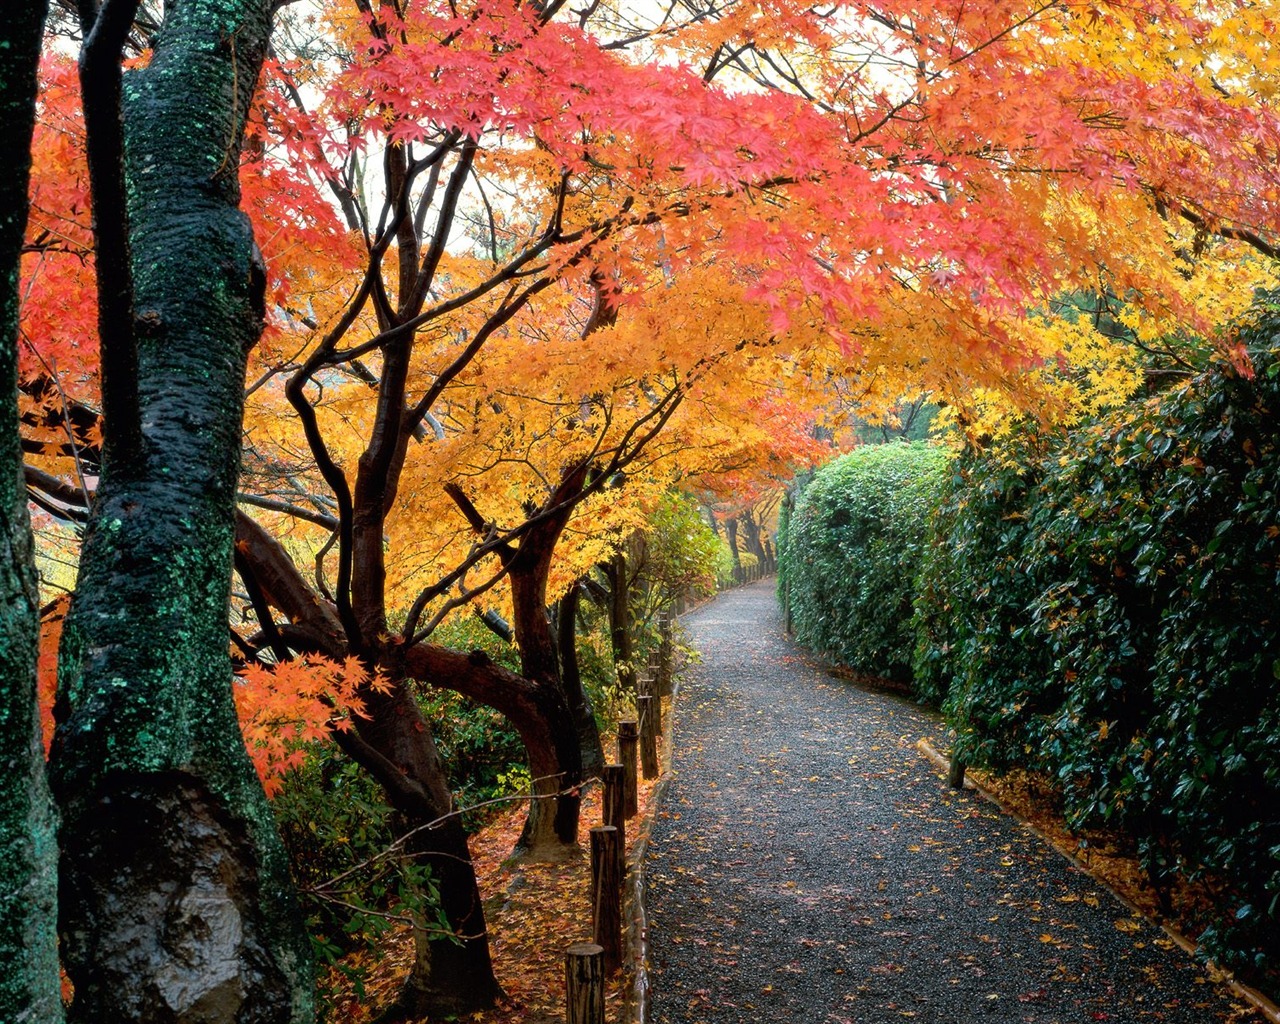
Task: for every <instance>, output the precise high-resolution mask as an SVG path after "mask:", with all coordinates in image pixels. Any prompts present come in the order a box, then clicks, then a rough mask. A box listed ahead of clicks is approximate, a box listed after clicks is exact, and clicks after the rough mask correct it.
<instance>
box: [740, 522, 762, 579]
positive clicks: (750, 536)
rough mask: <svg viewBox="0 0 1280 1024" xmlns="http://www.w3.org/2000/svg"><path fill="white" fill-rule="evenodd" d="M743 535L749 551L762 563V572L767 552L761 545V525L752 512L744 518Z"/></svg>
mask: <svg viewBox="0 0 1280 1024" xmlns="http://www.w3.org/2000/svg"><path fill="white" fill-rule="evenodd" d="M741 525H742V533H743V536H744V539H745V541H746V545H747V550H748V551H749V552H750V553H751V554H753V555H755V556H756V558H757V559H758V560H759V562H760V568H761V570H763V569H764V563H765V550H764V545H763V544H762V543H761V536H760V524H759V523H757V522H756V517H755V516H754V515H752V514H751V513H750V512H747V513H745V514H744V515H743V516H742V523H741Z"/></svg>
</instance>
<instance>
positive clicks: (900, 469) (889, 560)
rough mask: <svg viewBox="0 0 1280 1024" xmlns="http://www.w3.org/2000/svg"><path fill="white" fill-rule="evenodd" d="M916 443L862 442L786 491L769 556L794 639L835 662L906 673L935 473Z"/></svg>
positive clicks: (942, 461) (939, 467)
mask: <svg viewBox="0 0 1280 1024" xmlns="http://www.w3.org/2000/svg"><path fill="white" fill-rule="evenodd" d="M946 462H947V458H946V455H945V454H944V452H943V451H942V450H941V449H940V448H938V447H936V446H934V445H930V444H927V443H924V442H914V443H906V442H895V443H892V444H885V445H866V446H863V447H861V448H858V449H856V450H854V451H853V452H850V453H849V454H848V455H845V456H842V457H841V458H839V459H836V460H835V461H834V462H832V463H830V464H828V465H827V466H825V467H823V468H822V469H821V470H819V471H818V472H817V473H816V474H815V475H814V477H813V480H812V481H811V482H810V483H809V485H808V486H807V487H805V488H804V490H802V491H801V492H800V494H799V495H798V496H797V497H796V499H795V505H794V508H792V509H791V510H790V511H789V513H788V516H787V522H786V531H785V534H783V535H782V537H780V538H779V564H780V566H781V575H782V578H783V583H784V586H785V587H786V593H787V598H788V601H789V607H790V611H791V616H792V622H793V624H794V628H795V631H796V635H797V637H798V638H799V639H800V640H801V641H802V642H803V643H805V644H807V645H809V646H810V647H813V648H815V649H817V650H820V651H822V652H824V653H827V654H829V655H831V656H832V657H834V658H836V659H838V660H840V661H842V662H843V663H845V664H847V665H850V666H853V667H855V668H859V669H863V670H865V671H868V672H875V673H877V674H880V675H884V676H889V677H893V678H900V679H901V678H908V677H909V675H910V665H911V652H912V648H913V646H914V641H913V634H912V632H911V603H912V597H913V590H912V583H913V580H914V579H915V576H916V574H917V571H918V567H919V560H920V557H921V554H922V538H923V535H924V532H925V524H926V521H927V516H928V514H929V512H930V510H931V509H932V507H933V505H934V503H935V501H936V492H937V489H938V487H939V486H940V484H941V480H942V477H943V474H944V472H945V466H946Z"/></svg>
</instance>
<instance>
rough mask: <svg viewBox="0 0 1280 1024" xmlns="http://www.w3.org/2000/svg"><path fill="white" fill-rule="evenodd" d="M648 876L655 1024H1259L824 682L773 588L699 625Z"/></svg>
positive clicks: (1085, 881) (895, 714)
mask: <svg viewBox="0 0 1280 1024" xmlns="http://www.w3.org/2000/svg"><path fill="white" fill-rule="evenodd" d="M684 621H685V625H686V628H688V629H689V630H690V632H691V634H692V639H693V643H694V646H695V647H696V648H697V649H698V650H700V651H701V652H702V656H703V663H702V664H701V665H698V666H695V667H694V668H693V669H692V671H691V672H690V673H688V676H687V677H686V679H685V682H684V683H683V684H682V689H681V695H680V702H679V706H678V708H677V723H676V738H675V752H676V753H675V770H676V777H675V780H674V783H673V785H672V788H671V790H670V792H669V794H668V799H667V802H666V807H665V811H664V813H663V816H661V817H660V818H659V819H658V821H657V823H656V825H655V828H654V833H653V841H652V846H651V854H650V861H649V866H648V871H649V879H650V881H649V916H650V924H651V962H652V968H653V973H652V983H653V993H654V995H653V1012H652V1015H651V1018H650V1019H651V1021H653V1022H656V1024H677V1022H707V1024H712V1022H722V1021H723V1022H730V1021H743V1022H748V1021H749V1022H756V1021H759V1022H775V1021H776V1022H783V1021H785V1022H788V1024H882V1022H883V1024H887V1022H901V1021H904V1020H914V1021H919V1022H922V1024H924V1022H929V1024H965V1022H970V1021H991V1022H999V1024H1005V1022H1008V1024H1024V1022H1026V1024H1077V1022H1080V1024H1090V1022H1094V1021H1113V1022H1118V1024H1130V1022H1133V1024H1138V1022H1146V1021H1164V1022H1169V1024H1206V1022H1215V1021H1235V1022H1243V1021H1254V1020H1261V1019H1262V1018H1261V1015H1259V1014H1256V1013H1255V1012H1254V1011H1252V1010H1250V1009H1248V1008H1246V1007H1244V1006H1242V1005H1240V1004H1239V1003H1238V1002H1237V1001H1235V1000H1234V999H1233V998H1232V996H1231V994H1230V993H1229V992H1227V991H1226V990H1225V989H1223V988H1221V987H1219V986H1217V985H1214V984H1213V983H1211V982H1210V981H1209V979H1208V978H1207V977H1206V975H1205V972H1204V970H1203V969H1202V968H1201V966H1200V965H1199V964H1197V963H1195V962H1194V961H1193V960H1191V959H1190V958H1189V957H1188V956H1187V955H1186V954H1185V953H1183V952H1182V951H1181V950H1180V949H1178V948H1177V947H1176V946H1175V945H1174V944H1173V943H1172V941H1171V940H1169V939H1168V938H1167V937H1166V936H1165V935H1164V933H1163V932H1162V931H1160V930H1159V929H1157V928H1155V927H1153V926H1151V925H1149V924H1147V923H1146V922H1145V921H1142V920H1140V919H1136V918H1134V917H1132V916H1131V915H1130V913H1129V911H1128V910H1127V909H1126V908H1125V907H1124V906H1123V905H1121V904H1120V903H1119V902H1117V901H1116V900H1115V899H1114V897H1112V896H1111V895H1110V893H1109V892H1107V890H1105V889H1103V888H1102V887H1101V886H1099V885H1097V884H1096V883H1094V882H1093V881H1092V880H1091V879H1090V878H1089V877H1088V876H1087V875H1085V874H1084V873H1082V872H1080V871H1078V870H1076V869H1075V868H1073V867H1072V866H1071V865H1070V864H1069V863H1068V862H1067V861H1066V860H1064V859H1063V858H1062V857H1061V856H1060V855H1058V854H1057V853H1056V852H1055V851H1053V850H1052V849H1051V848H1050V847H1048V846H1047V844H1045V843H1044V842H1043V841H1042V840H1040V839H1039V838H1038V837H1037V836H1036V835H1035V834H1034V833H1032V832H1030V831H1029V830H1028V829H1026V828H1025V827H1023V826H1022V825H1021V824H1019V823H1018V822H1017V821H1015V820H1013V819H1011V818H1009V817H1007V816H1005V815H1003V814H1002V813H1001V812H1000V811H998V810H997V809H996V808H994V807H993V806H991V805H990V804H989V803H987V802H986V801H984V800H982V799H981V798H980V797H977V796H975V795H973V794H970V793H957V792H954V791H952V790H950V789H948V788H947V786H946V782H945V779H944V778H943V777H942V775H941V773H940V771H939V770H938V769H937V768H936V766H934V765H933V764H932V763H931V762H930V761H928V760H927V759H926V758H925V757H924V756H923V755H922V754H920V752H919V751H918V750H917V749H916V742H917V740H919V739H920V738H921V737H922V736H933V735H936V734H937V733H938V731H939V726H938V724H937V721H936V718H935V717H934V716H932V715H931V714H930V713H928V712H925V711H923V710H921V709H920V708H918V707H916V706H915V705H914V704H912V703H910V702H909V701H905V700H903V699H900V698H897V697H895V696H893V695H888V694H884V693H880V692H877V691H874V690H871V689H865V688H862V687H859V686H857V685H855V684H852V683H848V682H844V681H842V680H838V679H835V678H832V677H830V676H828V675H826V674H825V673H824V672H823V671H822V670H821V669H820V668H819V667H817V666H816V665H815V664H814V663H813V662H811V661H810V660H809V659H808V658H807V657H805V655H804V654H803V653H802V652H801V651H800V650H799V649H798V648H796V647H795V646H794V645H792V644H791V643H790V642H789V641H787V640H786V639H785V638H784V637H783V635H782V626H781V621H780V618H779V615H778V612H777V608H776V602H775V599H774V595H773V588H772V582H771V581H765V582H762V583H757V584H754V585H752V586H750V587H746V588H742V589H739V590H736V591H733V592H730V593H728V594H725V595H723V596H722V597H720V598H719V599H718V600H717V601H716V602H715V603H713V604H711V605H708V606H707V607H705V608H703V609H700V610H699V611H697V612H695V613H692V614H690V615H688V616H686V618H685V620H684Z"/></svg>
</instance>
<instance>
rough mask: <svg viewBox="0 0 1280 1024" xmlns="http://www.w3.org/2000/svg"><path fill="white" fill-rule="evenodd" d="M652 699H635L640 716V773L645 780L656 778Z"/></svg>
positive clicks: (653, 701)
mask: <svg viewBox="0 0 1280 1024" xmlns="http://www.w3.org/2000/svg"><path fill="white" fill-rule="evenodd" d="M655 703H657V701H656V699H655V698H653V697H647V696H646V697H637V698H636V714H637V715H639V716H640V771H641V773H642V774H643V775H644V777H645V778H646V779H656V778H657V777H658V733H657V731H656V730H655V728H654V722H655V721H656V720H657V715H655V714H654V711H653V705H654V704H655Z"/></svg>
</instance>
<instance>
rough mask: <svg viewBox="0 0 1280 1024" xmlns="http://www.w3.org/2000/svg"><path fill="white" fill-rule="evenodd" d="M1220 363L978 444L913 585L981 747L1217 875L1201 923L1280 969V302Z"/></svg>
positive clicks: (1158, 874) (920, 660)
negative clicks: (1085, 415)
mask: <svg viewBox="0 0 1280 1024" xmlns="http://www.w3.org/2000/svg"><path fill="white" fill-rule="evenodd" d="M1239 333H1240V338H1241V340H1242V342H1243V343H1245V344H1246V345H1248V347H1249V349H1250V350H1251V351H1252V353H1253V355H1254V360H1255V364H1256V368H1257V375H1256V376H1255V377H1252V378H1250V377H1247V376H1242V375H1241V374H1239V373H1238V372H1236V371H1235V370H1234V369H1233V368H1232V367H1230V366H1227V365H1222V366H1218V367H1215V368H1214V369H1212V370H1210V371H1209V372H1206V373H1204V374H1202V375H1201V376H1199V377H1197V378H1195V379H1194V380H1193V381H1191V382H1190V383H1189V384H1187V385H1185V386H1183V387H1181V388H1179V389H1176V390H1173V391H1170V392H1168V393H1166V394H1164V395H1162V396H1159V397H1158V398H1157V399H1153V400H1151V401H1149V402H1148V403H1146V404H1145V405H1142V406H1139V407H1137V408H1133V409H1129V410H1127V411H1125V412H1123V413H1120V414H1115V415H1112V416H1110V417H1108V418H1107V419H1105V420H1104V421H1101V422H1096V423H1092V424H1087V425H1085V426H1082V427H1079V428H1077V429H1074V430H1072V431H1070V432H1069V433H1067V434H1066V435H1062V436H1036V435H1035V434H1034V433H1033V432H1027V433H1025V434H1024V435H1022V436H1020V437H1018V438H1015V439H1014V440H1013V441H1011V442H1008V443H1003V444H1002V445H1000V446H998V448H994V449H991V450H988V451H987V452H985V453H982V454H980V455H970V456H966V457H965V458H964V459H963V460H961V462H960V463H959V464H958V467H957V470H956V472H955V473H954V474H953V478H952V480H951V486H950V488H949V491H948V495H947V497H946V499H945V501H944V502H943V503H942V506H941V508H940V511H939V514H938V516H937V518H936V520H935V522H934V532H933V534H932V537H931V541H930V545H929V555H928V557H927V559H926V561H925V565H924V569H923V571H922V573H921V584H920V594H919V597H918V600H917V605H916V626H917V632H918V639H919V642H918V645H917V649H916V659H915V665H916V670H917V673H918V676H919V679H920V682H921V686H922V689H923V690H924V691H925V692H927V693H929V694H931V695H933V696H935V697H936V696H939V695H945V699H944V707H945V709H946V711H947V713H948V715H949V717H950V719H951V721H952V723H953V724H954V725H955V727H956V728H957V730H958V732H959V736H958V740H957V749H958V752H959V753H960V754H961V756H963V757H965V758H967V759H968V760H970V761H972V762H973V763H976V764H982V765H987V766H992V767H996V768H1005V767H1009V766H1012V765H1019V766H1027V767H1031V768H1034V769H1038V770H1040V771H1041V772H1042V773H1044V774H1045V775H1046V776H1047V777H1049V778H1050V779H1052V780H1054V781H1055V782H1056V785H1057V787H1058V789H1059V792H1060V793H1061V797H1062V800H1063V806H1064V809H1065V811H1066V813H1067V815H1068V818H1069V820H1070V821H1071V822H1072V823H1074V824H1075V825H1077V826H1090V825H1097V824H1106V825H1108V826H1113V827H1118V828H1120V829H1123V830H1124V831H1125V832H1127V833H1128V834H1129V835H1130V836H1132V837H1133V839H1134V841H1135V843H1136V848H1137V851H1138V853H1139V855H1140V857H1141V859H1142V862H1143V864H1144V866H1145V867H1146V869H1147V871H1148V874H1149V875H1150V877H1151V879H1152V880H1153V882H1154V883H1155V884H1156V885H1157V886H1158V887H1161V888H1164V887H1167V885H1168V884H1169V883H1170V882H1171V881H1172V879H1173V878H1174V877H1175V876H1177V875H1181V876H1184V877H1189V878H1205V879H1207V880H1209V881H1211V883H1212V884H1213V886H1214V888H1215V891H1216V892H1218V894H1219V896H1220V905H1219V907H1218V910H1217V913H1216V915H1215V916H1214V918H1213V920H1211V921H1210V922H1208V928H1207V930H1206V931H1205V933H1204V935H1203V936H1202V938H1201V943H1202V946H1203V947H1204V948H1205V949H1206V950H1207V951H1208V952H1209V953H1211V954H1212V955H1214V956H1215V957H1217V958H1219V959H1220V960H1222V961H1224V962H1226V963H1227V964H1229V965H1231V966H1234V967H1237V968H1240V967H1244V968H1249V969H1252V970H1253V971H1255V972H1260V973H1263V974H1267V973H1268V972H1270V974H1271V977H1272V980H1275V979H1276V978H1277V977H1280V814H1278V813H1277V810H1276V809H1277V808H1278V807H1280V686H1277V679H1280V633H1278V632H1277V630H1278V628H1280V591H1278V590H1277V586H1278V584H1280V421H1278V420H1277V413H1278V412H1280V359H1278V358H1277V351H1276V350H1277V348H1278V347H1280V307H1277V306H1276V305H1275V304H1274V303H1269V302H1265V301H1264V302H1262V303H1260V304H1259V306H1258V307H1257V309H1256V310H1255V312H1254V314H1253V315H1252V317H1251V318H1250V319H1249V320H1247V321H1246V322H1245V323H1243V324H1242V325H1240V327H1239Z"/></svg>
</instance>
